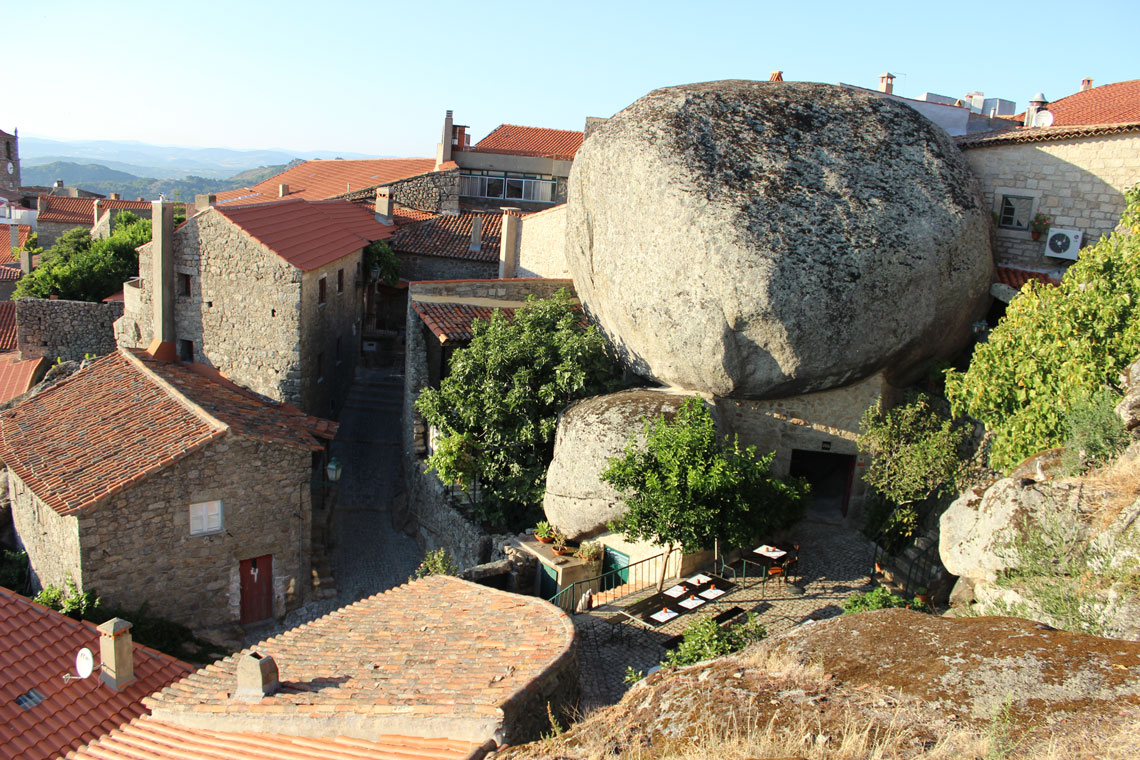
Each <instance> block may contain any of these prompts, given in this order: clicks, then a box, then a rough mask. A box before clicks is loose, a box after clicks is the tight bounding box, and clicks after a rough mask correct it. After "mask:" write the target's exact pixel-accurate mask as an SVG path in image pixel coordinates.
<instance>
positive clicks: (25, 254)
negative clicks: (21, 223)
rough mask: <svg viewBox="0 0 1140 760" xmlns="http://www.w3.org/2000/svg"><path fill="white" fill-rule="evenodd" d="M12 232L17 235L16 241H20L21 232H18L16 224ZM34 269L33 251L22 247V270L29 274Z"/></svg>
mask: <svg viewBox="0 0 1140 760" xmlns="http://www.w3.org/2000/svg"><path fill="white" fill-rule="evenodd" d="M12 232H13V234H15V235H16V236H17V238H16V241H15V242H18V241H19V233H18V232H16V225H14V224H13V225H12ZM32 269H33V267H32V252H31V251H29V250H28V249H27V248H21V249H20V271H21V272H23V273H24V274H28V273H29V272H31V271H32Z"/></svg>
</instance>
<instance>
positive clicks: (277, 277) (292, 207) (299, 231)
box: [115, 198, 388, 416]
mask: <svg viewBox="0 0 1140 760" xmlns="http://www.w3.org/2000/svg"><path fill="white" fill-rule="evenodd" d="M155 213H156V214H157V213H158V211H157V210H156V212H155ZM165 213H166V216H164V217H163V223H162V225H159V226H156V230H157V231H156V233H155V236H154V239H152V241H151V242H150V243H148V244H146V245H144V246H141V247H140V249H139V274H140V277H139V279H136V280H132V281H130V282H128V283H126V286H125V287H124V290H123V295H124V308H125V311H124V315H123V318H122V319H120V320H119V321H118V322H116V323H115V336H116V338H117V340H118V341H119V344H120V345H123V346H127V347H136V348H138V347H144V346H150V345H151V343H152V342H153V341H158V342H167V343H169V344H170V345H171V346H172V347H174V348H176V351H177V354H178V356H179V357H181V358H182V359H183V360H185V361H189V360H193V361H196V362H200V363H202V364H206V365H209V366H211V367H213V368H215V369H216V370H218V371H219V372H221V373H222V374H223V375H225V377H227V378H228V379H230V380H232V381H233V382H235V383H238V384H239V385H242V386H245V387H247V388H249V389H251V390H253V391H255V392H257V393H260V394H262V395H263V396H266V397H268V398H270V399H273V400H276V401H282V402H285V403H288V404H292V405H294V406H297V407H298V408H300V409H301V410H303V411H305V412H307V413H312V414H323V415H326V416H331V415H335V414H336V413H338V412H339V410H340V408H341V406H342V404H343V402H344V399H345V397H346V396H347V393H348V388H349V386H350V385H351V383H352V377H353V372H354V369H355V367H356V363H357V357H358V354H359V349H360V340H361V337H360V328H361V320H362V317H363V306H362V304H363V291H364V285H365V278H366V274H365V273H364V271H363V249H364V248H365V247H366V246H367V245H368V244H369V243H370V242H372V241H374V240H378V239H381V238H383V237H385V236H387V234H388V229H387V228H386V227H384V226H383V225H380V224H378V223H377V222H376V221H375V220H374V219H373V218H372V215H371V214H370V213H368V211H366V210H364V209H361V208H359V207H357V206H354V205H352V204H350V203H347V202H344V201H306V200H302V199H300V198H291V199H286V200H283V201H276V202H271V203H260V204H248V205H246V204H241V205H237V206H217V207H208V208H206V209H204V210H202V211H199V212H197V213H196V214H194V215H193V216H192V217H190V219H188V220H187V221H186V223H185V224H183V225H182V226H180V227H179V228H178V229H177V230H176V231H172V230H171V222H170V217H169V214H170V209H169V204H167V208H166V212H165ZM160 282H162V283H165V284H164V285H162V286H159V285H157V283H160ZM156 293H157V294H161V295H162V296H163V297H162V298H156ZM160 314H161V316H160ZM156 320H157V321H159V322H161V324H162V329H161V330H159V329H157V328H156V327H155V324H156Z"/></svg>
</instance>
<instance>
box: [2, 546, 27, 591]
mask: <svg viewBox="0 0 1140 760" xmlns="http://www.w3.org/2000/svg"><path fill="white" fill-rule="evenodd" d="M29 575H30V573H29V567H28V553H27V552H13V551H8V550H7V549H5V550H4V551H3V552H0V586H3V587H4V588H10V589H12V590H13V591H15V592H16V593H17V594H22V593H24V592H25V591H26V590H27V587H28V576H29Z"/></svg>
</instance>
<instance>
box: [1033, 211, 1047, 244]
mask: <svg viewBox="0 0 1140 760" xmlns="http://www.w3.org/2000/svg"><path fill="white" fill-rule="evenodd" d="M1050 223H1051V220H1050V219H1049V217H1047V216H1045V215H1044V214H1042V213H1037V214H1036V215H1034V217H1033V219H1032V220H1031V221H1030V222H1029V229H1030V230H1032V231H1033V239H1034V240H1037V239H1038V238H1039V237H1041V235H1042V234H1044V233H1045V232H1048V231H1049V224H1050Z"/></svg>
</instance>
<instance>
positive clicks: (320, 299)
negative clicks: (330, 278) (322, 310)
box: [317, 277, 326, 306]
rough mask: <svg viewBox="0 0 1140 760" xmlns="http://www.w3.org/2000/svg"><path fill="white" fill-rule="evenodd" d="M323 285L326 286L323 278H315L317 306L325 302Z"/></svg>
mask: <svg viewBox="0 0 1140 760" xmlns="http://www.w3.org/2000/svg"><path fill="white" fill-rule="evenodd" d="M325 287H326V283H325V278H324V277H321V279H319V280H317V305H318V306H319V305H321V304H323V303H324V302H325Z"/></svg>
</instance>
